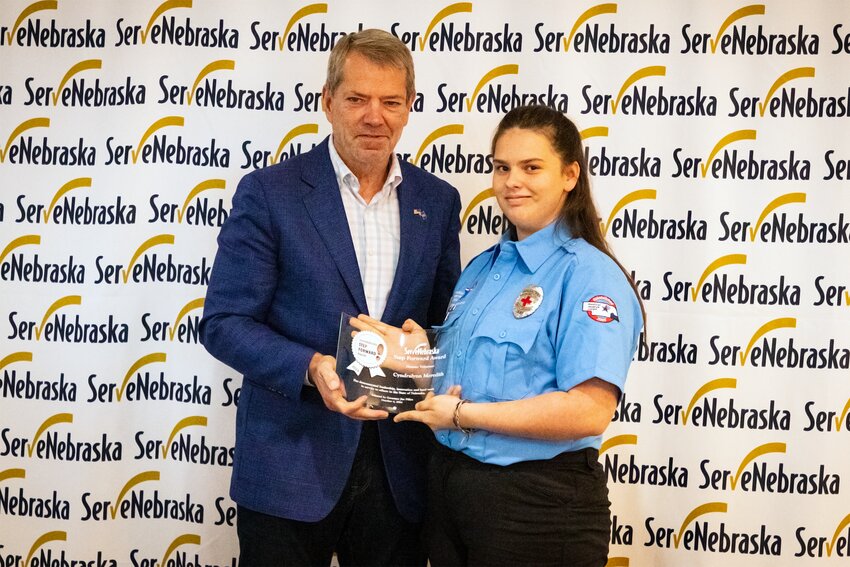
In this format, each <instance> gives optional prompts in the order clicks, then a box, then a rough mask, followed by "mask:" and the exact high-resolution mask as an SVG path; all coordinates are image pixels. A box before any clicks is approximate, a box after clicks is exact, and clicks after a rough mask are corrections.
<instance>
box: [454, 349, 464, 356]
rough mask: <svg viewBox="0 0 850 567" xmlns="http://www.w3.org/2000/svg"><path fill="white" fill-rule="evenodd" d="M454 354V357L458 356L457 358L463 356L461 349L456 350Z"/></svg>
mask: <svg viewBox="0 0 850 567" xmlns="http://www.w3.org/2000/svg"><path fill="white" fill-rule="evenodd" d="M455 356H456V357H458V358H460V357H461V356H463V349H460V350H458V351H457V352H456V353H455Z"/></svg>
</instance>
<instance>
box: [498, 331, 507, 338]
mask: <svg viewBox="0 0 850 567" xmlns="http://www.w3.org/2000/svg"><path fill="white" fill-rule="evenodd" d="M499 336H500V337H501V338H503V339H504V338H505V337H507V336H508V332H507V331H502V332H501V333H499Z"/></svg>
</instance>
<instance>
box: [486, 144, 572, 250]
mask: <svg viewBox="0 0 850 567" xmlns="http://www.w3.org/2000/svg"><path fill="white" fill-rule="evenodd" d="M578 174H579V165H578V163H577V162H573V163H570V164H567V165H565V164H564V163H563V162H562V161H561V158H560V156H559V155H558V154H557V153H555V150H554V148H553V147H552V144H551V143H550V142H549V138H547V137H546V135H544V134H542V133H540V132H537V131H535V130H524V129H521V128H511V129H509V130H505V132H504V133H503V134H502V136H501V137H500V138H499V139H498V140H497V141H496V147H495V151H494V154H493V192H494V193H495V194H496V200H497V201H498V202H499V206H500V207H501V208H502V211H503V212H504V213H505V215H506V216H507V217H508V219H509V220H510V221H511V222H512V223H513V224H514V226H516V231H517V239H519V240H522V239H523V238H525V237H526V236H529V235H531V234H534V233H535V232H537V231H538V230H540V229H541V228H543V227H545V226H547V225H549V224H550V223H552V222H553V221H554V220H555V219H556V218H558V214H559V212H560V210H561V206H562V205H563V204H564V200H566V198H567V193H569V192H570V191H572V190H573V187H575V185H576V181H577V180H578Z"/></svg>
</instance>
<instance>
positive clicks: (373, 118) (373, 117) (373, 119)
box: [363, 100, 384, 124]
mask: <svg viewBox="0 0 850 567" xmlns="http://www.w3.org/2000/svg"><path fill="white" fill-rule="evenodd" d="M381 110H382V105H381V101H380V100H374V101H369V103H368V104H367V105H366V113H365V114H364V116H363V119H364V120H365V121H366V122H367V123H369V124H379V123H381V122H382V121H383V119H384V118H383V115H382V113H381Z"/></svg>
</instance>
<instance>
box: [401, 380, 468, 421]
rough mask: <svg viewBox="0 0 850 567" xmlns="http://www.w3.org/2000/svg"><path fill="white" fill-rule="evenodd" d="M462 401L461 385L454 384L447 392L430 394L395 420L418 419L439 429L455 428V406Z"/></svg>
mask: <svg viewBox="0 0 850 567" xmlns="http://www.w3.org/2000/svg"><path fill="white" fill-rule="evenodd" d="M458 402H460V386H452V387H450V388H449V390H448V391H447V392H446V393H445V394H440V395H438V396H435V395H434V394H428V395H427V396H426V397H425V399H424V400H422V401H421V402H419V403H418V404H416V409H415V410H413V411H405V412H402V413H400V414H398V415H396V416H395V417H394V418H393V421H395V422H396V423H399V422H401V421H418V422H420V423H424V424H425V425H427V426H428V427H430V428H431V429H432V430H433V431H436V430H437V429H454V415H455V408H456V407H457V404H458Z"/></svg>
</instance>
